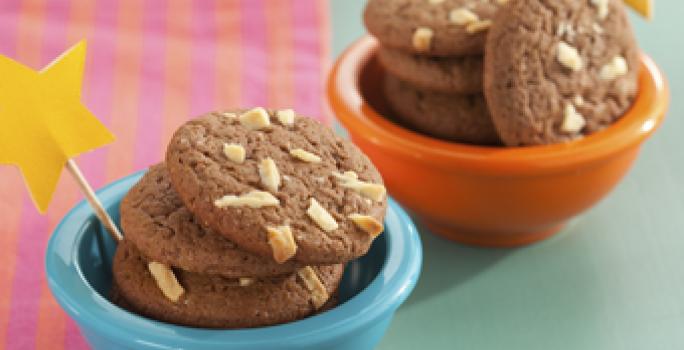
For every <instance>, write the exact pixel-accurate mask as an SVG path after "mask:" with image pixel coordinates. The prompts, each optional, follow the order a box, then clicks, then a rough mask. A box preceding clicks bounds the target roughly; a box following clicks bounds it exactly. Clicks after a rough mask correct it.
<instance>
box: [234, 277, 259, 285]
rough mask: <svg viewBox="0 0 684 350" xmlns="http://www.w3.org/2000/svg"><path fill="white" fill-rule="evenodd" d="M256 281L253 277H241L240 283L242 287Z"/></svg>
mask: <svg viewBox="0 0 684 350" xmlns="http://www.w3.org/2000/svg"><path fill="white" fill-rule="evenodd" d="M255 281H256V280H255V279H254V278H251V277H240V279H239V280H238V284H239V285H240V287H249V286H251V285H252V284H254V282H255Z"/></svg>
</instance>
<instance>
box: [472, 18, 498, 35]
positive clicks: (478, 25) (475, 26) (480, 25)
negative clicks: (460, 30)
mask: <svg viewBox="0 0 684 350" xmlns="http://www.w3.org/2000/svg"><path fill="white" fill-rule="evenodd" d="M491 26H492V20H489V19H486V20H484V21H477V22H473V23H470V24H468V25H467V26H466V32H468V34H476V33H479V32H483V31H485V30H488V29H489V27H491Z"/></svg>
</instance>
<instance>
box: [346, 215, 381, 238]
mask: <svg viewBox="0 0 684 350" xmlns="http://www.w3.org/2000/svg"><path fill="white" fill-rule="evenodd" d="M348 217H349V219H351V221H353V222H354V224H356V226H358V227H359V228H360V229H362V230H363V231H364V232H366V233H368V234H369V235H370V236H371V237H373V238H375V237H377V236H378V235H379V234H380V233H382V231H383V230H384V229H385V228H384V227H383V226H382V223H381V222H380V221H378V220H377V219H376V218H374V217H372V216H369V215H362V214H357V213H355V214H351V215H349V216H348Z"/></svg>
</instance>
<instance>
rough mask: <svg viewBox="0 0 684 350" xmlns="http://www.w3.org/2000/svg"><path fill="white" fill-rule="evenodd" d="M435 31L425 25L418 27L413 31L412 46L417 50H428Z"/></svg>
mask: <svg viewBox="0 0 684 350" xmlns="http://www.w3.org/2000/svg"><path fill="white" fill-rule="evenodd" d="M434 35H435V32H433V31H432V29H430V28H427V27H418V29H416V31H415V32H414V33H413V41H412V42H413V48H415V49H416V50H417V51H419V52H427V51H430V46H431V45H432V37H433V36H434Z"/></svg>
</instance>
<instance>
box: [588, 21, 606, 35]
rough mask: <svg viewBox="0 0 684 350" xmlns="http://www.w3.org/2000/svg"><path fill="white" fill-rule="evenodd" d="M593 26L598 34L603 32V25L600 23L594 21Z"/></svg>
mask: <svg viewBox="0 0 684 350" xmlns="http://www.w3.org/2000/svg"><path fill="white" fill-rule="evenodd" d="M591 28H592V29H593V30H594V32H595V33H596V34H603V27H601V25H600V24H598V23H594V24H592V25H591Z"/></svg>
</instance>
